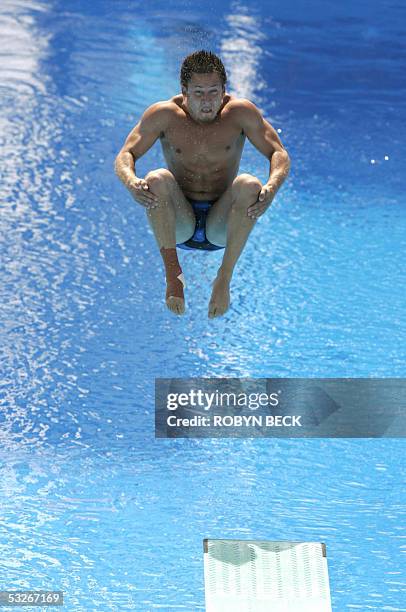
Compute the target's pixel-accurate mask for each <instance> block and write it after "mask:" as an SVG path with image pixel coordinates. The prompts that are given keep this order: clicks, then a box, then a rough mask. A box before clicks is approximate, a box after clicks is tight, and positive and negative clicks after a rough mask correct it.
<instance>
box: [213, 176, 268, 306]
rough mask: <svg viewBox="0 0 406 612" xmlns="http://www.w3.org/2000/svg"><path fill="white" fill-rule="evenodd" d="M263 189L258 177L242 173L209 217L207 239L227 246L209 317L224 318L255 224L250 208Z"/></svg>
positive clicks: (216, 280)
mask: <svg viewBox="0 0 406 612" xmlns="http://www.w3.org/2000/svg"><path fill="white" fill-rule="evenodd" d="M261 189H262V183H261V181H260V180H259V179H257V178H256V177H255V176H252V175H251V174H240V175H239V176H237V177H236V178H235V179H234V181H233V184H232V186H231V190H227V191H226V192H225V193H224V194H223V195H222V196H221V197H220V198H219V199H218V201H217V202H216V203H215V204H214V205H213V208H212V210H211V211H210V213H209V215H208V218H207V224H206V235H207V238H208V240H210V242H213V244H217V245H219V246H223V245H225V247H226V248H225V251H224V256H223V261H222V263H221V266H220V268H219V270H218V272H217V277H216V279H215V281H214V283H213V291H212V295H211V299H210V303H209V313H208V314H209V317H210V318H213V317H218V316H221V315H222V314H224V313H225V312H226V311H227V310H228V307H229V305H230V282H231V277H232V275H233V271H234V267H235V265H236V263H237V261H238V258H239V257H240V255H241V253H242V250H243V248H244V246H245V243H246V242H247V239H248V236H249V234H250V232H251V230H252V228H253V227H254V225H255V223H256V219H253V218H252V217H249V216H248V215H247V209H248V208H249V207H250V206H251V205H252V204H254V202H256V201H257V199H258V196H259V193H260V191H261ZM230 191H231V193H230Z"/></svg>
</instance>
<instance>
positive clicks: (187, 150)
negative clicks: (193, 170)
mask: <svg viewBox="0 0 406 612" xmlns="http://www.w3.org/2000/svg"><path fill="white" fill-rule="evenodd" d="M161 141H162V146H163V147H164V148H166V150H167V152H170V153H171V155H172V156H173V157H175V158H179V159H182V161H189V162H193V161H202V160H212V161H216V160H219V159H225V158H227V157H228V156H233V155H235V153H236V152H237V150H238V149H239V148H240V146H241V145H242V135H241V134H240V133H238V132H236V131H235V130H230V129H224V130H222V129H219V128H217V129H216V128H214V127H213V128H212V127H207V128H206V129H205V130H188V131H185V130H183V131H181V130H176V131H171V132H168V133H167V134H166V138H163V139H161Z"/></svg>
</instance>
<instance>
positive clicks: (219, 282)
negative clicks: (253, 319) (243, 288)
mask: <svg viewBox="0 0 406 612" xmlns="http://www.w3.org/2000/svg"><path fill="white" fill-rule="evenodd" d="M229 307H230V279H229V278H228V277H225V276H222V275H221V274H220V275H217V277H216V278H215V280H214V282H213V291H212V293H211V298H210V302H209V319H214V317H221V315H223V314H224V313H225V312H227V310H228V309H229Z"/></svg>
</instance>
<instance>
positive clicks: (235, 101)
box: [227, 95, 259, 115]
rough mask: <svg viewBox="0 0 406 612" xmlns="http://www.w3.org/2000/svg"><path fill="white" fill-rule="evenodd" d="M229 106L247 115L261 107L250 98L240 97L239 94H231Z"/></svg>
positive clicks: (230, 108) (256, 111)
mask: <svg viewBox="0 0 406 612" xmlns="http://www.w3.org/2000/svg"><path fill="white" fill-rule="evenodd" d="M227 108H228V109H229V110H232V111H233V112H234V113H236V114H238V113H239V114H241V115H246V114H247V113H248V114H249V113H258V112H259V108H258V107H257V106H256V105H255V104H254V103H253V102H251V100H248V98H238V97H237V96H231V95H230V100H229V101H228V103H227Z"/></svg>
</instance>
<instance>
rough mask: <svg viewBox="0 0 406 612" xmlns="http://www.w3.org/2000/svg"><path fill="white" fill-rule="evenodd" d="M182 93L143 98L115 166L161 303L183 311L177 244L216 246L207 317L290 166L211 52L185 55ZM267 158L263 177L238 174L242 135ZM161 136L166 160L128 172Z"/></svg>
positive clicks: (226, 298)
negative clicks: (149, 241) (145, 237)
mask: <svg viewBox="0 0 406 612" xmlns="http://www.w3.org/2000/svg"><path fill="white" fill-rule="evenodd" d="M180 82H181V88H182V93H181V94H178V95H176V96H174V97H173V98H170V99H169V100H165V101H162V102H157V103H155V104H152V105H151V106H150V107H149V108H147V109H146V111H145V112H144V114H143V115H142V117H141V119H140V121H139V122H138V123H137V125H136V126H135V127H134V129H133V130H132V131H131V132H130V134H129V135H128V137H127V139H126V141H125V143H124V146H123V147H122V149H121V151H120V152H119V154H118V155H117V157H116V160H115V171H116V174H117V175H118V177H119V178H120V179H121V181H122V182H123V183H124V185H125V186H126V187H127V189H128V190H129V191H130V193H131V195H132V196H133V198H134V199H135V201H136V202H138V203H139V204H141V206H144V207H145V209H146V214H147V217H148V220H149V223H150V225H151V227H152V230H153V232H154V235H155V239H156V241H157V243H158V247H159V249H160V252H161V256H162V259H163V263H164V266H165V271H166V304H167V306H168V308H169V310H171V311H172V312H173V313H175V314H183V313H184V311H185V299H184V291H183V290H184V286H185V280H184V276H183V273H182V269H181V267H180V264H179V261H178V256H177V251H176V247H177V246H178V247H179V248H184V249H190V248H193V249H205V250H216V249H225V250H224V255H223V259H222V262H221V265H220V268H219V270H218V272H217V276H216V279H215V280H214V282H213V288H212V294H211V298H210V303H209V310H208V316H209V317H210V318H213V317H218V316H220V315H223V314H224V313H225V312H226V311H227V309H228V307H229V304H230V282H231V277H232V274H233V271H234V267H235V265H236V263H237V260H238V258H239V257H240V255H241V252H242V250H243V248H244V245H245V243H246V241H247V238H248V236H249V234H250V232H251V230H252V228H253V227H254V225H255V223H256V221H257V219H258V218H259V217H260V216H261V215H262V214H263V213H264V212H265V211H266V210H267V208H268V207H269V206H270V204H271V202H272V200H273V199H274V197H275V194H276V192H277V191H278V189H279V187H280V186H281V185H282V183H283V181H284V180H285V178H286V177H287V175H288V173H289V167H290V160H289V156H288V153H287V151H286V149H285V148H284V147H283V145H282V143H281V141H280V139H279V137H278V134H277V133H276V131H275V130H274V128H273V127H272V126H271V125H270V124H269V123H268V121H266V120H265V119H264V118H263V116H262V114H261V112H260V111H259V109H258V108H257V107H256V106H255V105H254V104H253V103H252V102H250V101H249V100H246V99H244V98H238V97H236V96H234V95H231V94H229V93H226V91H225V85H226V82H227V75H226V71H225V68H224V65H223V63H222V61H221V60H220V58H218V57H217V56H216V55H214V54H213V53H211V52H210V51H204V50H202V51H196V52H195V53H192V54H190V55H188V56H187V57H186V58H185V59H184V61H183V63H182V66H181V71H180ZM246 137H248V139H249V140H250V142H251V143H252V144H253V145H254V146H255V147H256V149H258V151H260V152H261V153H262V154H263V155H265V157H267V158H268V159H269V161H270V174H269V178H268V180H267V182H266V183H265V184H264V185H262V184H261V181H260V180H259V179H258V178H256V177H255V176H252V175H250V174H240V175H238V169H239V164H240V159H241V155H242V150H243V147H244V142H245V138H246ZM158 138H159V139H160V142H161V146H162V150H163V154H164V157H165V160H166V163H167V166H168V168H159V169H157V170H152V171H151V172H148V174H147V175H146V176H145V178H140V177H137V176H136V174H135V162H136V161H137V160H138V159H139V158H140V157H142V155H144V154H145V153H146V152H147V151H148V150H149V149H150V148H151V147H152V145H153V144H154V143H155V141H156V140H157V139H158Z"/></svg>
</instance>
